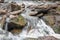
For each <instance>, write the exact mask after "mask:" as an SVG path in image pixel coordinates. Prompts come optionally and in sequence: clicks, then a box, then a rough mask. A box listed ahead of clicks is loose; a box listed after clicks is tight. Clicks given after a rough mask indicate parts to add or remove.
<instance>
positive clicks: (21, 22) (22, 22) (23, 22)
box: [11, 15, 26, 26]
mask: <svg viewBox="0 0 60 40" xmlns="http://www.w3.org/2000/svg"><path fill="white" fill-rule="evenodd" d="M11 22H13V23H16V24H18V25H20V26H25V25H26V20H25V19H24V17H23V16H21V15H19V16H18V18H14V19H11Z"/></svg>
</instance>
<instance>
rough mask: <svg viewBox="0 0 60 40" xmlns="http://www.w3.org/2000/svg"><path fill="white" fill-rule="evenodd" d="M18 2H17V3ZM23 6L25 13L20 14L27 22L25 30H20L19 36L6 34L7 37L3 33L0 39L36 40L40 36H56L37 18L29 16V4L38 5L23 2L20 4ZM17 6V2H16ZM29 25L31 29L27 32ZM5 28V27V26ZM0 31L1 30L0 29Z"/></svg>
mask: <svg viewBox="0 0 60 40" xmlns="http://www.w3.org/2000/svg"><path fill="white" fill-rule="evenodd" d="M17 2H18V1H17ZM22 3H24V4H25V6H26V7H25V12H24V13H23V14H21V15H22V16H23V17H24V18H25V19H26V20H27V21H28V25H27V26H25V28H24V29H23V30H22V32H21V33H20V34H19V35H13V34H12V33H10V32H9V33H8V35H7V36H6V35H5V34H4V33H5V32H4V31H2V32H3V34H2V35H3V36H2V37H1V36H0V38H2V40H3V39H5V40H24V39H25V38H29V37H30V38H38V37H41V36H50V35H51V36H54V37H56V35H58V34H56V35H55V32H54V31H53V29H52V28H51V27H50V26H48V25H46V23H45V22H44V21H43V20H42V19H40V18H38V17H32V16H29V13H30V12H31V11H30V9H28V8H27V6H28V5H31V4H34V5H37V4H38V3H36V4H35V2H32V1H30V2H28V1H25V2H22ZM18 4H19V2H18ZM41 4H43V3H41ZM30 25H32V27H31V28H32V29H31V30H30V31H29V32H28V30H29V27H30ZM6 26H7V25H6ZM1 30H2V29H1ZM59 37H60V36H57V38H59Z"/></svg>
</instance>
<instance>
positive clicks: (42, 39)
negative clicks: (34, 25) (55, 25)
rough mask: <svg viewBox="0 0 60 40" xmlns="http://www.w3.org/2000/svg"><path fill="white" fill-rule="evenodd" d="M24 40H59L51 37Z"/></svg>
mask: <svg viewBox="0 0 60 40" xmlns="http://www.w3.org/2000/svg"><path fill="white" fill-rule="evenodd" d="M24 40H59V39H57V38H55V37H53V36H44V37H39V38H26V39H24Z"/></svg>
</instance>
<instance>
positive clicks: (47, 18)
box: [43, 15, 55, 27]
mask: <svg viewBox="0 0 60 40" xmlns="http://www.w3.org/2000/svg"><path fill="white" fill-rule="evenodd" d="M43 19H44V20H45V22H46V23H47V25H50V26H52V27H53V26H54V24H55V18H54V16H53V15H48V16H43Z"/></svg>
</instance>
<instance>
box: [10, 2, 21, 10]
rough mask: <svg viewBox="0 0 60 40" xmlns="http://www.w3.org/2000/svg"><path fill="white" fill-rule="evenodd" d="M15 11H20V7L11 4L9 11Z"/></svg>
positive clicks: (13, 3)
mask: <svg viewBox="0 0 60 40" xmlns="http://www.w3.org/2000/svg"><path fill="white" fill-rule="evenodd" d="M17 10H21V6H19V5H18V4H17V3H15V2H12V3H11V11H17Z"/></svg>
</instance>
